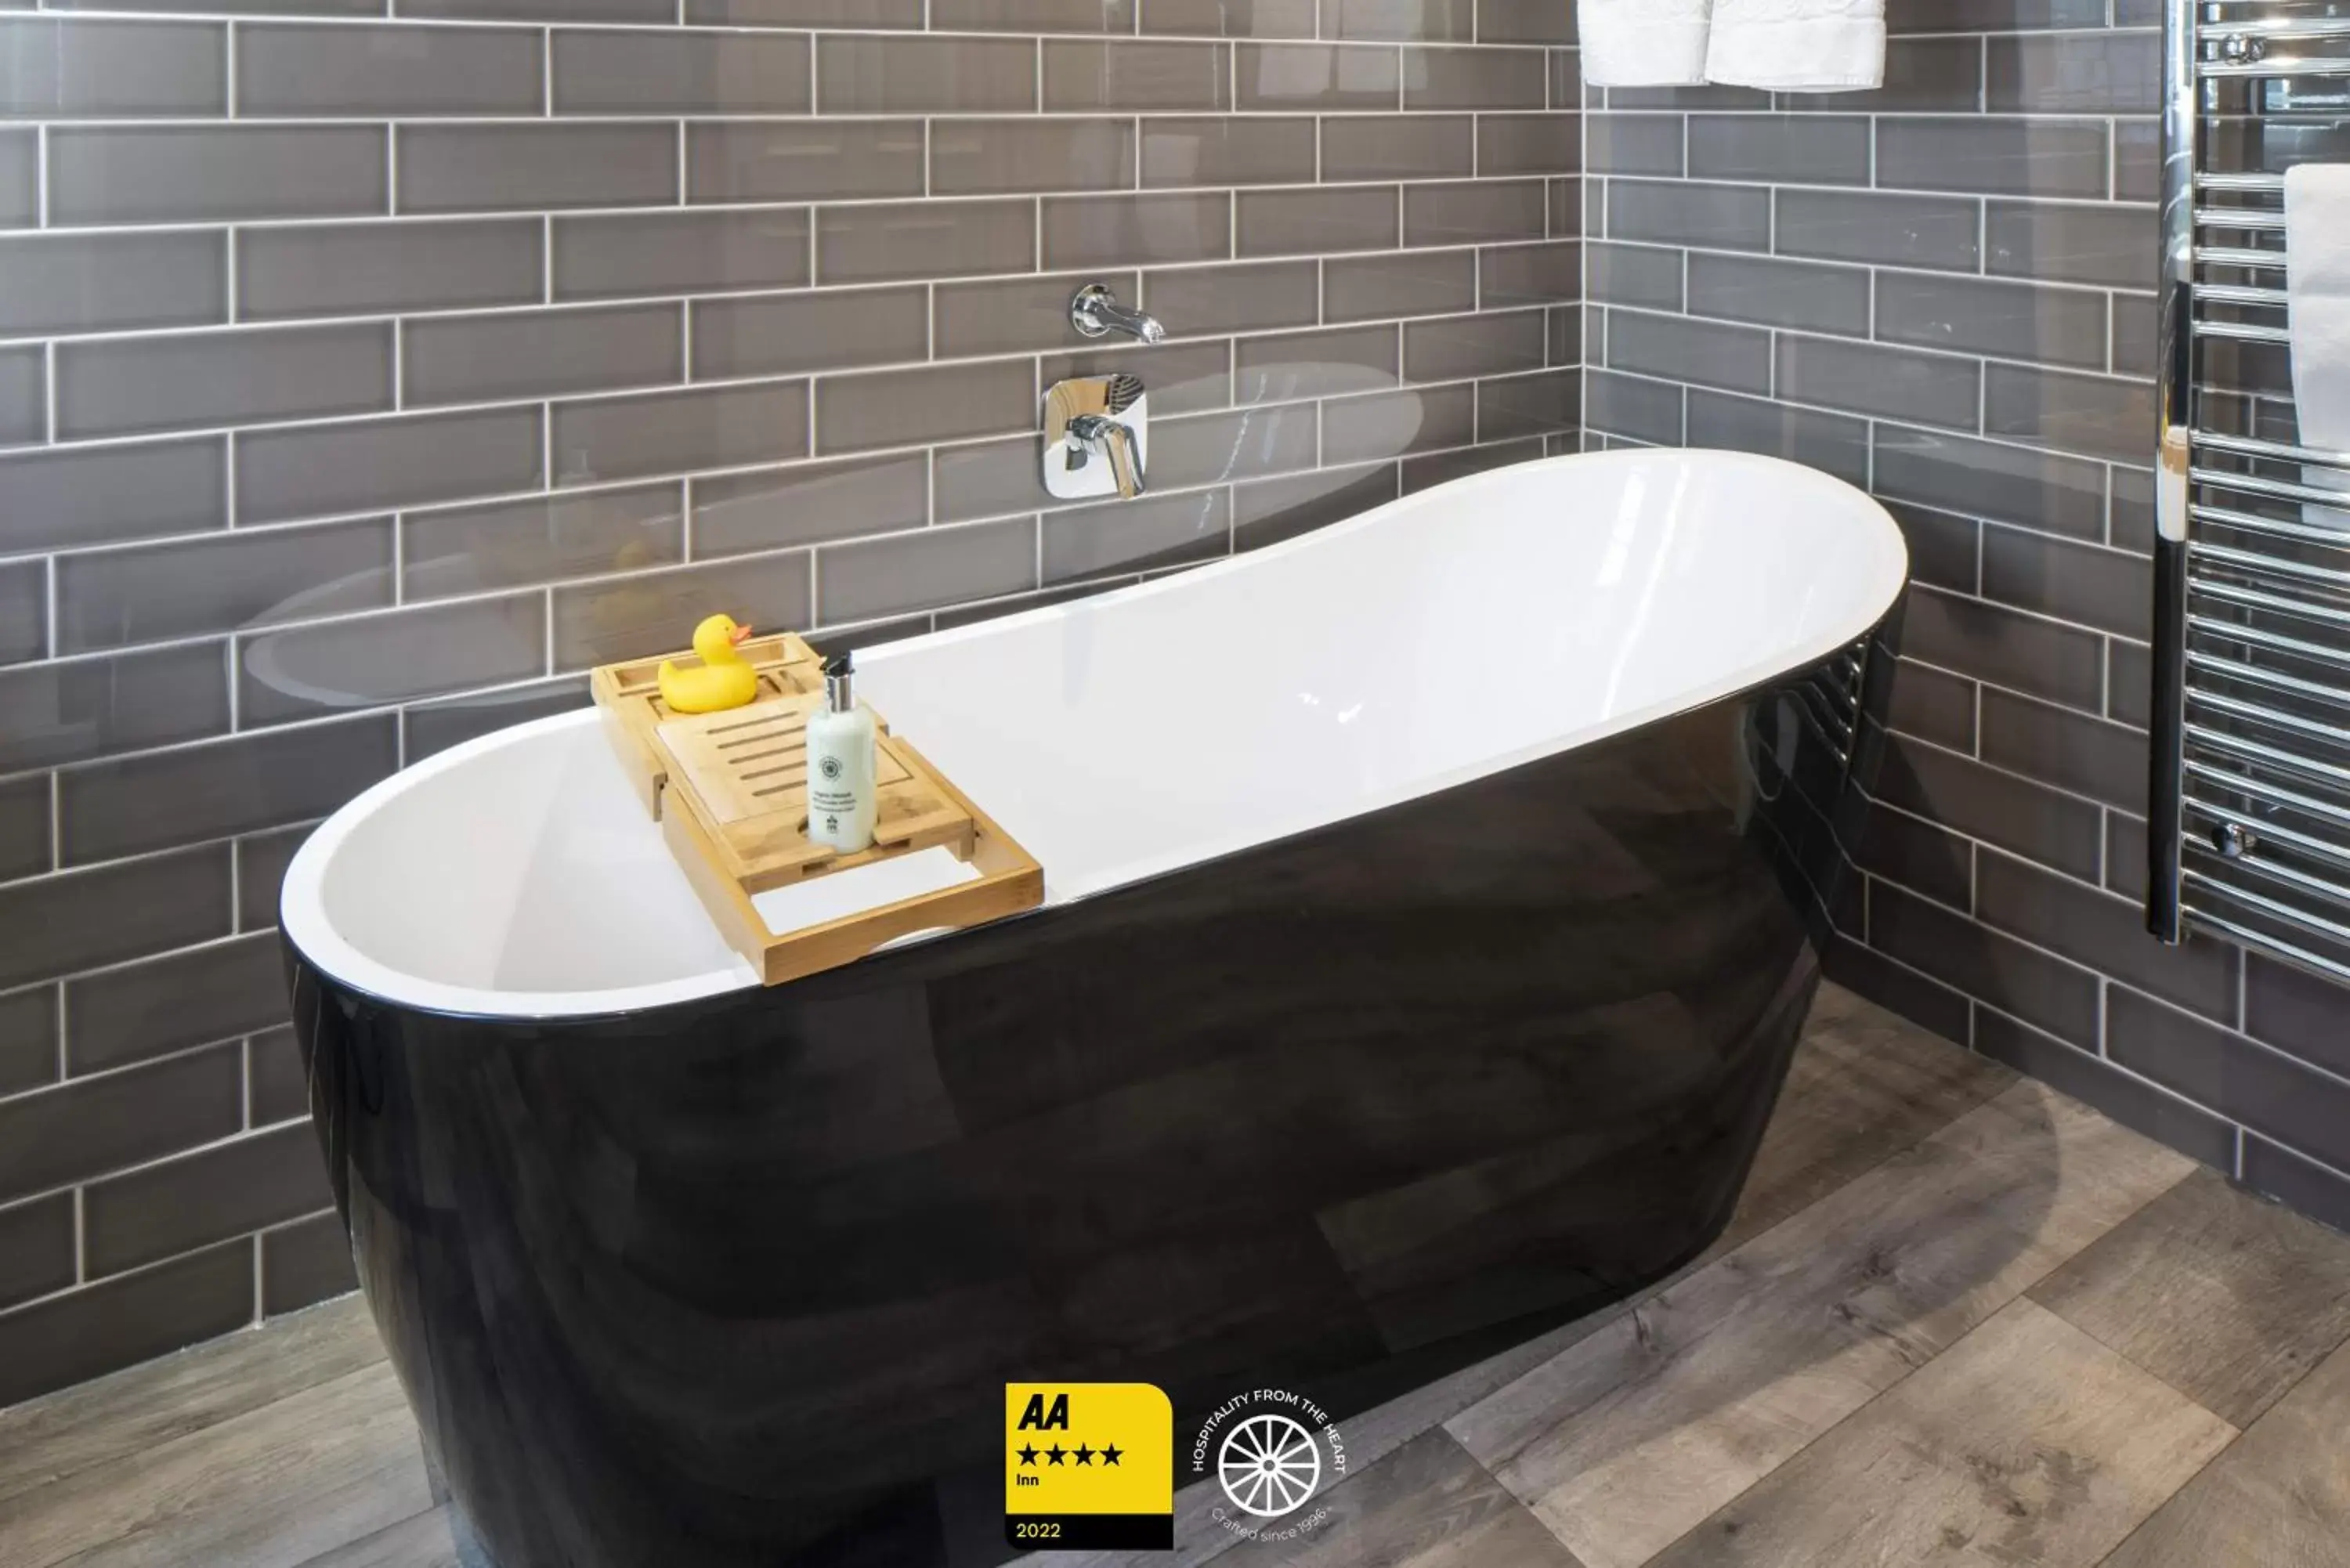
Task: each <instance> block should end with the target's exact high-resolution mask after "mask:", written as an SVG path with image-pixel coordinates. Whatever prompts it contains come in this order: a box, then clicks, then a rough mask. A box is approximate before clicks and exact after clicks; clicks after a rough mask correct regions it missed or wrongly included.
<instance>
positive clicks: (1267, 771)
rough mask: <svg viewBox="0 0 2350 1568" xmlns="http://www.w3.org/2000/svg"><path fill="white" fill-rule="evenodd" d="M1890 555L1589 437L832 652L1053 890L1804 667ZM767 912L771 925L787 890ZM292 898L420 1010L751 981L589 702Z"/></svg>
mask: <svg viewBox="0 0 2350 1568" xmlns="http://www.w3.org/2000/svg"><path fill="white" fill-rule="evenodd" d="M1906 570H1907V556H1906V552H1905V550H1904V547H1903V545H1902V541H1901V536H1900V534H1899V532H1898V529H1897V528H1896V527H1895V525H1894V524H1893V523H1892V521H1891V519H1890V518H1889V517H1887V515H1886V514H1885V513H1884V512H1883V510H1882V509H1881V508H1879V507H1877V504H1875V503H1874V502H1872V501H1870V500H1869V499H1868V498H1867V497H1866V496H1864V495H1862V494H1861V493H1858V492H1857V491H1855V490H1853V489H1851V488H1850V487H1848V486H1846V485H1844V484H1842V483H1838V482H1836V481H1835V480H1832V479H1829V478H1826V477H1825V476H1823V475H1820V474H1818V473H1815V472H1812V471H1810V470H1807V469H1803V468H1799V467H1796V466H1794V465H1792V464H1788V463H1783V462H1777V461H1774V460H1771V459H1765V458H1753V457H1745V456H1739V455H1732V454H1727V453H1715V452H1653V453H1652V452H1638V453H1610V454H1606V455H1598V456H1586V457H1575V458H1563V459H1555V460H1552V461H1550V462H1538V463H1528V464H1523V465H1519V466H1517V467H1513V468H1508V469H1503V470H1499V471H1496V472H1492V473H1487V474H1482V475H1478V476H1475V477H1472V478H1470V479H1466V480H1461V481H1457V482H1455V483H1451V484H1449V485H1445V486H1442V487H1440V488H1438V489H1436V490H1432V491H1428V492H1423V493H1419V494H1418V495H1414V496H1410V497H1407V498H1406V499H1404V500H1402V501H1399V502H1396V503H1393V504H1389V505H1388V506H1384V507H1381V508H1379V509H1378V510H1377V511H1375V512H1372V513H1369V514H1365V515H1364V516H1362V517H1359V518H1356V519H1354V520H1351V521H1349V522H1347V523H1345V524H1337V525H1336V526H1334V527H1330V528H1326V529H1324V530H1321V531H1320V532H1318V533H1315V534H1311V535H1305V536H1304V537H1302V538H1299V539H1295V540H1293V541H1290V542H1288V543H1286V544H1284V545H1275V546H1273V547H1271V548H1269V549H1266V550H1263V551H1260V552H1257V553H1255V554H1253V555H1252V556H1243V557H1240V558H1237V559H1234V560H1232V561H1229V562H1225V563H1220V564H1218V565H1216V566H1210V567H1205V568H1202V569H1200V570H1197V571H1193V572H1189V573H1184V574H1180V575H1179V576H1172V577H1168V578H1164V579H1161V580H1159V581H1158V582H1155V583H1152V584H1149V585H1146V586H1143V587H1138V588H1130V589H1127V590H1123V591H1120V592H1118V593H1114V594H1109V595H1105V596H1102V597H1096V598H1090V599H1086V600H1081V601H1077V602H1075V603H1072V604H1068V605H1064V606H1056V607H1051V608H1047V609H1044V610H1038V611H1033V612H1030V613H1027V614H1024V615H1021V616H1017V617H1013V618H1007V619H1003V620H997V621H993V622H986V623H982V624H979V625H975V626H972V627H970V628H962V629H960V630H956V631H952V632H946V633H940V634H936V635H933V636H930V637H925V638H919V639H911V640H909V641H906V642H900V643H896V644H892V645H889V646H887V647H883V648H876V649H868V650H867V651H865V652H864V653H861V654H860V655H859V656H858V665H859V669H860V671H861V674H862V687H863V692H864V694H865V696H867V697H868V699H869V700H870V701H872V702H873V703H874V704H875V706H877V707H878V708H879V709H881V710H882V711H884V712H886V713H887V714H888V715H889V721H890V722H891V724H892V726H893V727H894V728H896V729H897V730H899V732H903V733H905V734H907V735H908V736H910V737H912V738H914V740H915V741H916V743H917V744H919V745H920V747H921V748H922V750H923V751H924V753H926V754H927V755H929V756H930V757H931V759H932V760H933V761H934V762H936V763H938V764H939V765H940V766H941V768H943V769H944V770H945V771H946V772H947V774H949V775H950V776H951V777H952V778H954V779H955V781H956V782H957V784H959V785H961V786H962V788H963V789H964V790H965V791H966V792H967V793H969V794H971V795H972V798H973V799H975V800H977V801H979V802H980V803H981V804H982V805H983V806H984V808H985V809H986V810H988V811H989V812H990V813H991V814H992V815H994V816H995V818H996V819H997V820H998V821H999V822H1000V823H1002V824H1003V826H1004V828H1005V829H1006V830H1007V831H1009V832H1010V833H1011V834H1012V835H1013V836H1014V837H1016V838H1018V839H1019V840H1021V842H1022V843H1024V845H1025V846H1027V847H1028V848H1029V849H1030V850H1031V851H1032V852H1033V853H1035V855H1036V857H1037V858H1038V859H1040V860H1041V861H1042V862H1043V863H1044V865H1045V872H1046V878H1047V895H1048V898H1051V899H1053V900H1064V899H1068V898H1079V897H1083V896H1086V895H1087V894H1091V893H1096V892H1099V891H1101V890H1104V889H1106V888H1110V887H1115V886H1118V885H1119V884H1121V883H1123V882H1126V881H1129V880H1132V879H1135V878H1138V877H1143V876H1147V875H1149V874H1151V873H1153V872H1155V871H1159V870H1163V869H1167V868H1169V867H1174V866H1179V865H1181V864H1185V863H1187V862H1191V861H1195V860H1199V859H1201V858H1205V857H1211V856H1213V855H1217V854H1222V853H1228V852H1230V851H1232V850H1235V849H1238V848H1242V847H1245V846H1248V845H1249V844H1253V843H1261V842H1264V841H1266V840H1269V839H1272V838H1274V837H1278V836H1284V835H1285V834H1288V833H1292V832H1295V831H1299V830H1301V829H1303V828H1306V827H1311V826H1317V825H1319V824H1321V823H1324V822H1328V821H1333V820H1336V819H1338V818H1340V817H1343V816H1346V815H1353V814H1357V813H1359V812H1362V811H1366V810H1370V809H1376V808H1377V807H1378V806H1380V805H1387V804H1390V803H1392V802H1393V801H1396V800H1400V799H1405V798H1409V797H1410V796H1412V795H1415V794H1425V793H1430V792H1431V791H1434V790H1437V789H1441V788H1445V787H1449V786H1450V785H1451V784H1457V783H1460V782H1463V781H1464V780H1466V779H1468V778H1471V777H1475V776H1478V775H1479V774H1483V773H1489V772H1494V771H1498V770H1499V769H1501V768H1503V767H1508V766H1513V765H1516V764H1517V763H1522V762H1524V761H1527V760H1531V759H1532V758H1534V757H1536V756H1540V755H1543V754H1546V753H1551V752H1555V751H1560V750H1564V749H1565V748H1566V747H1569V746H1572V745H1575V744H1579V743H1583V742H1587V741H1591V740H1595V739H1598V738H1600V737H1602V736H1604V735H1606V734H1608V733H1611V732H1616V731H1618V730H1622V729H1627V728H1630V727H1632V726H1633V725H1636V724H1638V723H1641V722H1646V721H1647V720H1648V719H1651V718H1655V717H1659V716H1661V715H1662V714H1665V713H1668V712H1672V711H1679V710H1680V709H1683V708H1686V707H1690V706H1694V705H1696V704H1699V703H1701V702H1704V701H1711V699H1713V698H1715V697H1718V696H1721V695H1723V694H1726V693H1728V692H1731V691H1736V690H1739V689H1740V688H1742V687H1743V686H1746V685H1751V684H1752V683H1753V682H1754V681H1756V680H1762V679H1765V678H1767V677H1769V676H1770V675H1773V674H1774V673H1778V672H1780V671H1783V670H1792V669H1794V668H1798V667H1800V666H1801V665H1803V664H1804V663H1806V662H1809V661H1811V660H1812V659H1816V658H1819V657H1823V656H1825V654H1827V653H1828V652H1830V651H1831V650H1833V649H1835V648H1837V647H1840V646H1842V645H1843V644H1845V643H1846V642H1849V641H1850V640H1852V639H1854V638H1856V637H1857V636H1859V635H1860V634H1861V633H1862V632H1864V631H1866V629H1867V628H1869V627H1870V626H1872V625H1874V624H1875V623H1876V621H1877V619H1878V618H1881V617H1882V616H1883V615H1884V613H1885V612H1886V611H1887V609H1888V608H1890V607H1891V605H1892V602H1893V599H1894V597H1895V596H1896V595H1897V594H1898V591H1899V588H1900V586H1901V583H1902V581H1903V578H1904V576H1905V574H1906ZM904 874H905V873H899V875H904ZM843 892H844V890H843V889H842V888H834V889H830V890H828V891H827V893H826V894H824V895H821V896H820V898H832V899H836V900H837V898H840V897H842V896H843ZM794 897H797V895H795V896H794ZM803 907H804V908H805V909H816V903H813V902H812V903H808V904H806V905H805V906H803ZM763 912H764V913H765V914H767V916H768V918H769V919H770V923H771V924H775V925H777V926H778V927H779V928H780V927H781V926H782V925H783V924H785V923H786V922H787V921H790V919H791V914H790V909H789V900H785V902H783V903H779V904H775V905H774V906H773V907H767V908H763ZM284 918H285V921H286V930H287V932H288V934H289V935H290V936H291V937H292V938H293V939H294V940H295V941H296V943H297V944H298V945H299V946H301V947H302V948H303V950H305V951H306V952H307V953H308V954H309V955H310V956H311V958H312V959H313V960H315V961H317V962H318V963H320V964H321V965H322V966H324V967H325V968H326V969H327V970H328V971H329V972H331V973H334V974H336V975H338V977H339V978H341V979H343V980H345V981H348V982H349V983H351V984H355V985H358V986H359V987H361V988H362V989H365V990H369V991H372V992H377V993H379V994H388V995H390V997H391V998H392V999H394V1000H399V1001H404V1002H410V1003H411V1004H413V1005H419V1006H428V1007H437V1008H441V1009H443V1010H446V1011H454V1012H499V1013H507V1014H516V1015H552V1014H570V1013H584V1012H606V1011H618V1010H624V1009H627V1008H631V1007H640V1006H648V1005H658V1004H660V1003H662V1002H671V1001H677V1000H683V999H685V998H688V997H691V996H694V995H700V994H708V993H711V992H718V991H723V990H728V989H732V988H733V987H735V986H740V985H748V984H751V983H753V976H752V974H751V971H750V969H749V967H748V966H747V965H746V964H744V963H743V961H741V960H740V959H739V958H737V957H736V956H735V955H734V954H733V952H732V951H731V950H729V949H728V948H727V947H726V946H725V944H724V943H723V940H721V939H720V937H719V934H718V932H717V929H716V928H715V927H714V926H713V925H712V923H711V921H710V920H709V919H708V918H707V916H706V915H705V914H704V913H703V912H702V908H701V906H700V904H699V902H698V901H697V900H696V898H695V897H694V895H693V892H692V890H691V888H690V887H689V886H688V885H687V883H686V881H685V878H684V876H683V874H682V872H681V871H680V870H679V869H678V867H676V865H675V864H674V863H673V862H672V861H671V858H670V856H669V852H668V850H667V847H666V846H665V845H664V844H663V843H662V840H661V837H660V831H659V829H658V827H657V826H655V825H654V824H653V823H652V822H651V821H650V819H649V818H648V817H647V816H646V815H645V813H644V811H643V809H642V807H641V806H640V805H639V804H638V803H637V801H636V798H635V796H634V794H632V793H631V791H630V789H629V784H628V780H627V778H626V776H625V775H624V774H623V773H622V772H621V769H620V765H619V762H618V760H617V758H616V756H615V755H614V753H612V751H611V749H610V747H609V744H608V741H607V739H606V737H605V735H604V733H603V731H602V725H601V722H600V721H599V720H598V717H597V716H596V715H595V714H593V713H576V714H566V715H563V716H560V717H557V718H555V719H549V720H543V721H540V722H536V723H533V724H528V725H524V726H520V727H518V728H516V729H514V730H510V731H504V732H499V733H498V734H494V735H490V736H485V737H484V738H483V739H481V740H479V741H475V742H471V743H469V744H468V745H465V746H462V747H459V748H457V749H455V750H453V751H452V752H449V753H443V754H442V756H440V757H436V758H433V759H432V760H431V761H429V762H427V763H424V764H422V765H421V766H420V767H418V768H415V769H411V770H410V771H409V772H407V773H405V774H399V775H396V776H395V777H394V778H392V779H390V780H387V781H385V783H383V784H379V785H378V786H376V788H375V789H373V790H370V791H369V792H368V794H366V795H363V796H361V797H360V798H359V800H358V801H355V802H353V803H352V804H351V805H349V806H348V807H346V808H345V809H344V811H343V812H341V813H339V814H338V815H337V816H336V817H335V818H334V819H332V820H331V821H330V822H329V823H328V824H327V825H326V826H324V827H322V828H321V829H319V831H318V832H317V834H316V835H314V836H312V838H311V840H310V841H309V843H308V844H307V845H306V846H304V848H303V850H302V852H301V854H300V855H299V856H297V857H296V861H295V863H294V865H293V867H291V868H290V869H289V871H288V874H287V877H286V894H285V910H284ZM816 918H822V917H821V914H814V915H810V916H809V917H808V919H816ZM793 923H806V921H805V920H802V921H798V922H793Z"/></svg>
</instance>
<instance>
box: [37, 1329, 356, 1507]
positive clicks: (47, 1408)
mask: <svg viewBox="0 0 2350 1568" xmlns="http://www.w3.org/2000/svg"><path fill="white" fill-rule="evenodd" d="M382 1359H383V1342H382V1341H381V1340H380V1338H378V1337H377V1334H376V1329H375V1320H374V1319H373V1318H372V1317H370V1316H369V1315H368V1309H367V1303H365V1302H363V1301H361V1300H360V1299H359V1297H358V1296H356V1295H353V1296H346V1297H344V1298H342V1299H341V1300H339V1301H333V1302H328V1303H326V1304H324V1305H322V1306H315V1307H311V1308H308V1309H307V1310H306V1311H303V1312H298V1313H295V1314H291V1315H290V1316H287V1317H283V1318H279V1319H277V1320H276V1321H275V1322H273V1323H271V1324H268V1325H267V1326H265V1327H263V1328H258V1329H253V1330H248V1331H246V1332H244V1333H242V1334H230V1335H228V1336H227V1337H226V1338H224V1339H216V1340H213V1341H212V1342H211V1343H210V1344H208V1345H197V1346H196V1347H195V1348H194V1349H192V1350H184V1351H182V1352H181V1353H179V1354H178V1355H167V1356H165V1357H163V1358H162V1359H161V1360H160V1361H151V1362H149V1363H147V1364H146V1365H145V1366H134V1367H131V1368H130V1369H129V1370H127V1371H123V1372H117V1373H114V1374H111V1375H110V1376H105V1377H101V1378H99V1379H98V1380H97V1381H95V1382H92V1383H85V1384H83V1385H82V1386H79V1387H77V1388H68V1389H65V1390H62V1391H61V1392H59V1393H56V1394H51V1395H47V1396H45V1397H42V1398H39V1399H34V1400H29V1401H27V1402H26V1403H25V1404H22V1405H18V1406H16V1407H14V1408H13V1409H9V1410H5V1411H0V1505H5V1503H6V1501H8V1500H9V1499H11V1498H14V1497H16V1496H18V1495H20V1494H21V1493H24V1492H26V1491H28V1490H31V1489H33V1488H35V1487H38V1486H46V1485H49V1484H51V1483H53V1482H56V1481H59V1480H65V1479H66V1478H68V1477H70V1476H73V1475H76V1474H78V1473H79V1472H80V1471H82V1470H84V1469H89V1468H90V1467H92V1466H94V1465H102V1464H106V1463H108V1462H109V1461H112V1460H115V1459H120V1458H122V1457H123V1456H124V1455H126V1454H136V1453H139V1452H141V1451H143V1450H146V1449H152V1448H155V1447H157V1446H158V1445H160V1444H163V1443H168V1442H170V1441H172V1439H174V1438H180V1437H183V1436H185V1435H187V1434H188V1433H191V1432H196V1431H201V1430H203V1428H206V1427H209V1426H213V1425H214V1424H215V1423H218V1422H221V1421H225V1420H229V1419H231V1418H233V1417H237V1416H241V1415H244V1413H245V1412H247V1411H249V1410H256V1409H259V1408H260V1407H263V1406H265V1405H267V1404H270V1403H272V1402H274V1401H276V1400H278V1399H281V1398H284V1397H286V1395H288V1394H293V1393H297V1392H299V1391H300V1390H302V1389H305V1388H311V1387H315V1386H317V1385H319V1384H321V1383H328V1382H332V1381H334V1380H335V1379H337V1378H338V1377H343V1376H348V1375H349V1374H350V1373H353V1372H356V1371H358V1370H359V1369H360V1368H362V1367H366V1366H373V1365H375V1364H376V1363H378V1362H380V1361H381V1360H382Z"/></svg>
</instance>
